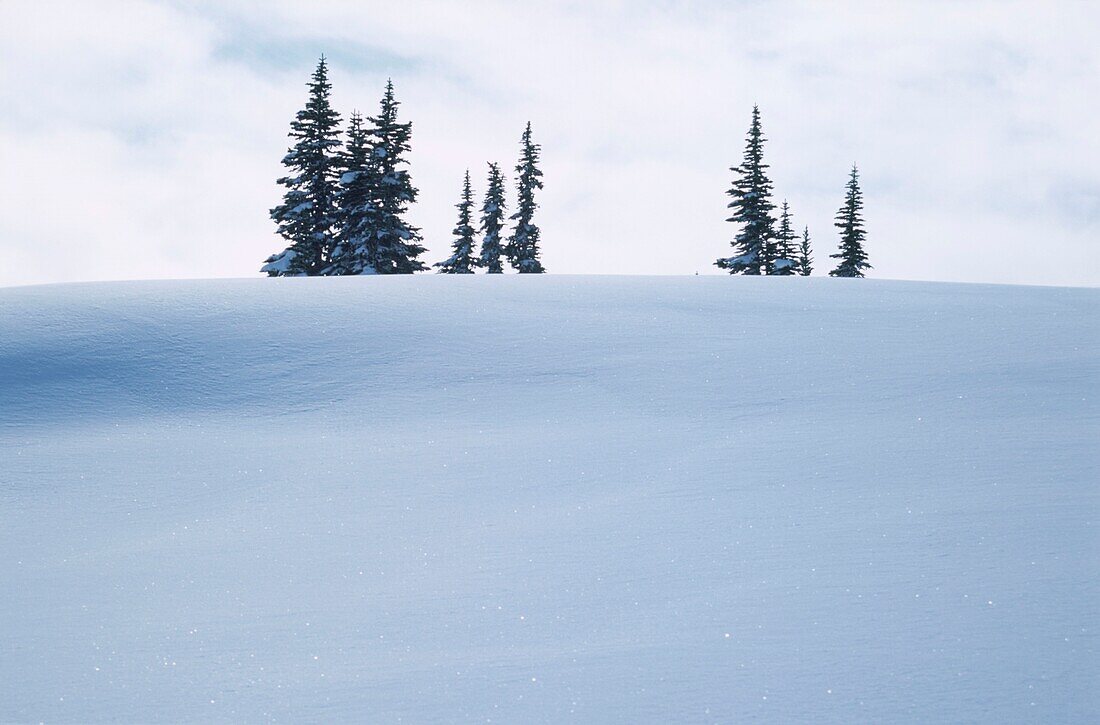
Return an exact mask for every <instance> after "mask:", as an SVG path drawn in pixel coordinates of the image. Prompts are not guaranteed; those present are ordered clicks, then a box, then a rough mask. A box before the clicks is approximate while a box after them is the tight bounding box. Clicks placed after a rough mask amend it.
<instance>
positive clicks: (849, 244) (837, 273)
mask: <svg viewBox="0 0 1100 725" xmlns="http://www.w3.org/2000/svg"><path fill="white" fill-rule="evenodd" d="M835 226H836V228H837V229H839V230H840V250H839V251H838V252H837V253H836V254H830V255H829V256H830V257H832V258H833V259H837V260H840V261H839V262H837V265H836V269H834V270H833V271H832V272H829V276H830V277H862V276H863V270H865V269H871V265H870V264H868V263H867V252H866V250H864V248H863V242H864V241H865V240H866V239H867V231H866V230H865V229H864V228H863V192H862V191H860V188H859V169H857V168H856V166H855V164H853V165H852V175H851V176H850V177H849V178H848V193H847V194H845V197H844V206H842V207H840V211H838V212H837V213H836V224H835Z"/></svg>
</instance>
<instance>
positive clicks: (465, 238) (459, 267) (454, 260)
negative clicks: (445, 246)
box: [435, 169, 477, 274]
mask: <svg viewBox="0 0 1100 725" xmlns="http://www.w3.org/2000/svg"><path fill="white" fill-rule="evenodd" d="M455 208H456V209H458V226H456V227H455V228H454V231H453V232H451V233H452V234H454V235H455V240H454V243H453V244H452V245H451V248H452V250H453V252H454V253H453V254H452V255H451V256H450V257H449V258H448V259H446V260H444V261H442V262H437V263H436V265H435V266H436V267H439V273H440V274H473V273H474V267H475V266H476V265H477V260H476V259H475V258H474V244H475V243H476V242H475V241H474V228H473V227H472V226H470V221H471V220H472V216H473V209H474V192H473V191H471V190H470V170H469V169H467V170H466V179H465V181H464V182H463V183H462V201H460V202H458V203H457V204H455Z"/></svg>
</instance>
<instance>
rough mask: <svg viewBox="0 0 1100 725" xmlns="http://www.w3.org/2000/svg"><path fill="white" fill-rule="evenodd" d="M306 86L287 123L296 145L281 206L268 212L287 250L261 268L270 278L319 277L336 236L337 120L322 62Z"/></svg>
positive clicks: (288, 163)
mask: <svg viewBox="0 0 1100 725" xmlns="http://www.w3.org/2000/svg"><path fill="white" fill-rule="evenodd" d="M308 85H309V101H308V102H307V103H306V107H305V108H304V109H303V110H301V111H299V112H298V114H297V116H296V117H295V119H294V120H293V121H292V122H291V123H290V134H289V136H290V138H292V139H294V140H295V142H294V145H293V146H292V147H291V148H290V149H289V150H288V151H287V154H286V156H284V157H283V166H285V167H287V169H289V170H290V173H289V174H288V175H287V176H284V177H282V178H281V179H279V180H278V183H279V184H280V185H282V186H285V187H286V192H285V193H284V194H283V203H282V204H280V205H279V206H277V207H275V208H274V209H272V210H271V218H272V220H274V221H275V223H276V225H278V229H279V234H280V235H282V237H283V238H284V239H286V240H287V241H288V242H290V246H289V247H287V248H286V249H285V250H284V251H282V252H279V253H278V254H273V255H272V256H270V257H268V258H267V260H265V264H264V266H263V267H261V268H260V271H261V272H266V273H267V274H268V276H271V277H282V276H303V275H314V274H320V272H321V270H322V269H324V268H325V267H326V266H327V264H328V257H329V255H330V254H331V252H332V248H333V238H334V234H335V231H336V222H337V211H336V196H337V184H336V175H337V173H338V168H339V154H338V149H339V148H340V138H339V135H340V131H339V128H338V127H339V124H340V114H338V113H337V112H336V111H334V110H333V109H332V106H331V105H330V104H329V93H330V92H331V90H332V84H330V83H329V80H328V64H327V63H325V57H324V56H321V59H320V61H318V63H317V69H316V70H315V71H314V72H313V78H312V79H311V81H310V83H309V84H308Z"/></svg>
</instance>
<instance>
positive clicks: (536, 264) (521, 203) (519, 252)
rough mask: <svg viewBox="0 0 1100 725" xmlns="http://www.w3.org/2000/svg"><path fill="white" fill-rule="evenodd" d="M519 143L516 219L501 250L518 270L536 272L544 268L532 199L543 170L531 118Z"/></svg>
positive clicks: (534, 204)
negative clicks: (513, 227) (533, 136)
mask: <svg viewBox="0 0 1100 725" xmlns="http://www.w3.org/2000/svg"><path fill="white" fill-rule="evenodd" d="M520 144H521V147H522V148H521V151H520V159H519V163H518V164H516V175H517V183H516V187H517V189H518V191H519V198H518V200H517V202H516V213H515V214H513V215H512V217H511V218H512V219H514V220H515V222H516V228H515V231H513V233H512V238H511V239H509V240H508V245H507V247H505V250H504V251H505V254H506V255H507V256H508V261H509V263H511V265H512V267H514V268H515V269H516V270H517V271H518V272H519V273H520V274H538V273H542V272H545V271H546V270H545V269H544V268H543V266H542V262H541V261H539V253H540V250H539V228H538V227H537V226H535V225H534V223H533V222H532V218H533V217H534V215H535V209H537V208H538V204H536V203H535V189H541V188H542V181H541V180H540V177H541V176H542V172H541V171H539V169H538V162H539V150H540V146H539V145H538V144H536V143H534V142H533V141H531V122H530V121H528V122H527V128H526V130H524V132H523V138H522V139H521V141H520Z"/></svg>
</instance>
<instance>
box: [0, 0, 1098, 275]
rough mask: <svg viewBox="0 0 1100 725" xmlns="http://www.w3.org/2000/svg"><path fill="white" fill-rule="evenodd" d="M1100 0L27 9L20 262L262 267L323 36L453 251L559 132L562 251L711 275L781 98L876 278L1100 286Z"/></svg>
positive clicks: (815, 178) (226, 271) (12, 192)
mask: <svg viewBox="0 0 1100 725" xmlns="http://www.w3.org/2000/svg"><path fill="white" fill-rule="evenodd" d="M1097 21H1100V10H1098V9H1094V6H1092V5H1090V4H1073V5H1070V4H1063V5H1059V6H1057V7H1055V8H1053V9H1052V8H1051V7H1048V6H1044V7H1039V6H1037V5H1035V4H1023V3H1005V2H997V3H982V2H974V3H876V4H874V5H871V4H866V3H850V4H844V3H816V2H805V3H796V2H792V3H755V2H743V3H719V2H714V3H704V2H698V3H676V2H649V3H643V2H637V3H635V2H630V3H627V2H607V3H546V4H541V3H540V4H537V6H536V4H518V3H505V2H500V3H488V2H475V3H416V2H412V3H410V2H406V3H400V4H394V3H389V4H381V3H377V4H376V3H367V4H364V3H350V2H331V3H325V2H311V3H308V4H307V3H289V2H282V3H243V2H238V3H232V2H231V3H220V4H216V5H215V4H199V3H151V2H116V3H106V4H99V3H97V4H91V3H80V2H76V3H55V2H23V3H18V2H9V3H4V4H0V26H2V28H3V29H2V30H0V74H2V76H0V80H2V84H0V103H2V104H3V107H4V108H6V109H9V112H8V113H6V114H5V117H4V118H3V119H0V148H2V149H3V151H4V152H3V159H4V164H5V166H6V170H5V174H4V176H3V180H2V181H0V184H2V188H0V247H2V248H3V249H4V252H5V255H4V256H5V258H6V259H7V261H6V262H3V263H0V284H23V283H33V282H48V281H68V280H81V279H117V278H144V277H207V276H249V275H254V274H256V270H257V269H258V267H259V264H260V262H261V261H262V259H263V258H264V257H265V256H267V255H268V254H270V253H271V252H272V251H275V250H277V249H279V248H280V240H279V239H278V238H277V237H275V236H274V234H273V226H272V225H271V223H270V221H269V220H268V219H267V210H268V208H269V207H270V206H272V205H274V204H275V203H276V202H277V201H278V198H279V190H278V188H277V187H276V186H275V184H274V179H275V178H276V177H277V176H278V175H279V174H280V172H281V167H280V166H279V164H278V161H279V159H280V158H281V156H282V154H283V152H284V151H285V148H286V145H287V140H286V137H285V134H286V130H287V127H288V123H289V121H290V120H291V118H292V117H293V115H294V113H295V111H296V110H297V109H298V108H299V107H300V106H301V105H302V103H303V102H304V100H305V83H306V81H307V80H308V77H309V74H310V72H311V71H312V67H313V64H314V61H315V56H316V55H317V54H318V53H320V52H325V53H326V54H327V55H328V56H329V57H330V59H331V61H332V79H333V83H334V101H335V102H336V104H337V105H338V107H339V108H340V110H341V112H342V113H344V115H345V116H346V115H347V113H348V112H349V111H350V110H351V109H352V108H358V109H360V110H363V111H366V112H373V110H374V109H375V108H376V106H377V102H378V98H379V96H380V95H381V91H382V85H383V84H384V82H385V79H386V78H387V77H393V79H394V81H395V83H396V85H397V91H398V97H399V99H400V100H401V101H402V103H403V105H402V113H403V115H404V117H405V118H408V119H410V120H412V121H413V123H414V133H413V154H412V161H413V166H412V171H413V178H414V181H415V183H416V184H417V185H418V186H419V187H420V189H421V196H420V202H419V204H418V205H417V206H416V208H415V209H414V211H413V220H414V222H416V223H418V224H419V225H420V226H422V227H423V229H424V232H425V236H426V241H427V244H428V246H429V248H430V254H429V256H430V258H431V259H430V260H429V261H435V260H437V259H439V258H442V257H443V256H446V250H447V248H448V246H449V241H450V239H449V232H450V229H451V228H452V227H453V226H454V220H453V219H452V218H451V217H452V214H453V204H454V203H455V201H456V200H457V196H458V192H459V186H460V183H461V177H462V173H463V171H464V170H465V169H466V168H467V167H469V168H470V169H471V174H472V176H473V178H474V180H475V186H476V188H477V189H478V190H479V191H480V190H481V189H482V188H483V186H484V171H485V165H484V164H485V162H486V161H489V160H493V161H500V162H502V164H503V165H504V167H505V168H506V169H510V168H511V166H512V165H513V164H514V159H515V157H516V154H517V151H518V141H519V135H520V132H521V131H522V128H523V124H524V123H525V122H526V121H527V120H531V121H532V122H533V124H534V130H535V135H536V140H538V141H539V142H540V143H542V144H543V147H544V158H545V165H544V170H545V180H546V190H545V192H544V193H543V194H542V196H541V197H540V202H541V204H542V209H541V210H540V215H539V221H540V223H541V225H542V227H543V239H544V245H545V251H544V260H545V262H546V264H547V267H548V268H549V269H550V270H551V271H552V272H578V273H580V272H603V273H613V272H622V273H692V272H695V271H698V272H700V273H713V272H717V270H715V269H714V268H713V267H712V266H711V263H712V262H713V260H714V259H715V258H716V257H718V256H721V255H724V254H726V253H727V250H728V246H727V245H728V240H729V239H730V238H731V237H732V235H733V232H734V230H733V228H732V225H730V224H726V223H724V222H723V219H724V218H725V217H726V210H725V204H726V201H727V198H726V196H725V190H726V189H727V188H728V186H729V183H730V180H731V174H730V172H729V170H728V169H729V167H730V166H732V165H734V164H736V163H737V162H738V160H739V158H740V155H741V151H742V146H743V139H744V133H745V130H746V129H747V126H748V120H749V111H750V109H751V106H752V104H753V103H759V104H760V106H761V109H762V111H763V120H764V127H765V132H766V134H767V136H768V138H769V141H768V145H767V147H766V156H767V160H768V162H769V163H770V164H771V165H772V172H773V178H774V181H775V184H776V190H777V194H778V195H779V196H780V198H787V199H789V201H790V202H791V206H792V210H793V212H794V215H795V222H796V224H797V225H798V226H799V227H801V226H802V225H808V226H809V227H810V230H811V234H812V235H813V238H814V241H815V244H816V246H817V249H818V255H817V256H818V265H817V266H818V269H820V270H824V269H825V268H826V266H827V265H826V264H824V262H825V258H826V255H827V254H829V253H830V252H832V251H833V246H834V244H835V234H834V231H835V230H834V229H833V228H832V226H831V225H832V217H833V214H834V213H835V210H836V208H837V207H838V206H839V204H840V202H841V200H842V197H843V185H844V182H845V180H846V175H847V171H848V168H849V166H850V164H851V163H852V162H853V161H857V162H859V164H860V168H861V169H862V171H863V178H864V183H865V194H866V200H867V221H868V228H869V231H870V240H869V250H870V254H871V258H872V262H873V264H874V265H875V273H876V275H877V276H883V277H894V278H909V279H945V280H967V281H993V282H1024V283H1050V284H1097V283H1098V282H1100V252H1098V251H1097V249H1098V245H1097V237H1098V235H1100V220H1098V216H1100V214H1098V212H1097V209H1100V172H1098V171H1097V169H1100V140H1098V136H1097V134H1095V126H1096V121H1095V119H1096V117H1097V116H1098V115H1100V114H1098V111H1100V109H1098V108H1097V105H1098V104H1100V100H1098V99H1100V50H1098V49H1097V46H1096V45H1095V43H1094V42H1092V40H1091V37H1090V36H1091V33H1092V29H1093V28H1095V27H1096V26H1097V24H1098V22H1097Z"/></svg>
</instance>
